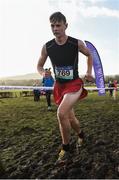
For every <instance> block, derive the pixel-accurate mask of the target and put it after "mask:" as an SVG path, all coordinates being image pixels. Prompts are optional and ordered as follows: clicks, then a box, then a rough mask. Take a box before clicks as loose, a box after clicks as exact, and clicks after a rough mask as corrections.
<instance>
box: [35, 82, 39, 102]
mask: <svg viewBox="0 0 119 180" xmlns="http://www.w3.org/2000/svg"><path fill="white" fill-rule="evenodd" d="M33 86H39V83H38V81H37V80H36V81H35V83H34V84H33ZM33 94H34V101H39V100H40V90H39V89H33Z"/></svg>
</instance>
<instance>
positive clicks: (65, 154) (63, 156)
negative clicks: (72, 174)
mask: <svg viewBox="0 0 119 180" xmlns="http://www.w3.org/2000/svg"><path fill="white" fill-rule="evenodd" d="M69 154H70V153H69V151H65V150H63V149H61V151H60V153H59V157H58V160H57V161H56V165H64V164H66V163H67V162H68V160H69Z"/></svg>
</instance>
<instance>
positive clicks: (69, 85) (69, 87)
mask: <svg viewBox="0 0 119 180" xmlns="http://www.w3.org/2000/svg"><path fill="white" fill-rule="evenodd" d="M83 86H84V83H83V81H82V79H80V78H78V79H75V80H71V81H69V82H66V83H59V82H55V84H54V91H53V94H54V101H55V103H56V104H58V105H59V104H60V103H61V101H62V99H63V96H64V95H65V94H67V93H71V92H77V91H79V90H80V88H81V87H82V88H83ZM87 94H88V92H87V90H86V89H84V88H83V90H82V93H81V95H80V97H79V99H83V98H84V97H86V96H87Z"/></svg>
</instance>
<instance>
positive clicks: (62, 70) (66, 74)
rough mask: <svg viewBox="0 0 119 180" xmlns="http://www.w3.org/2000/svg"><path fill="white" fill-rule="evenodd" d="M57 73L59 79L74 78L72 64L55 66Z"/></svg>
mask: <svg viewBox="0 0 119 180" xmlns="http://www.w3.org/2000/svg"><path fill="white" fill-rule="evenodd" d="M55 75H56V78H58V79H69V80H71V79H73V67H72V66H63V67H55Z"/></svg>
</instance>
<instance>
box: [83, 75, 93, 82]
mask: <svg viewBox="0 0 119 180" xmlns="http://www.w3.org/2000/svg"><path fill="white" fill-rule="evenodd" d="M84 79H85V80H86V81H88V82H94V78H93V76H92V75H88V74H86V75H85V76H84Z"/></svg>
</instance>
